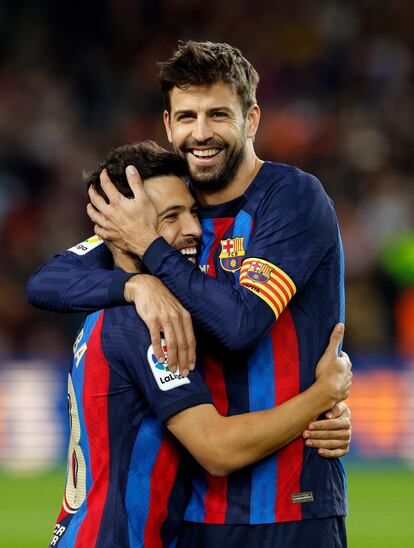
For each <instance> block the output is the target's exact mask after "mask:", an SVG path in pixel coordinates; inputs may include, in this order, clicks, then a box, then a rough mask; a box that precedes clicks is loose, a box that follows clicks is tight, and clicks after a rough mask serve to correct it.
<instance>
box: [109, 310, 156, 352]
mask: <svg viewBox="0 0 414 548" xmlns="http://www.w3.org/2000/svg"><path fill="white" fill-rule="evenodd" d="M149 341H150V337H149V334H148V329H147V327H146V326H145V324H144V322H143V321H142V320H141V318H140V317H139V316H138V314H137V312H136V310H135V307H134V305H132V304H131V305H122V306H115V307H112V308H106V309H105V310H104V317H103V324H102V343H103V345H104V347H105V350H106V351H108V352H120V353H125V352H128V351H131V352H133V350H134V348H135V350H138V349H139V348H142V349H143V350H144V348H145V351H146V349H147V348H148V345H149Z"/></svg>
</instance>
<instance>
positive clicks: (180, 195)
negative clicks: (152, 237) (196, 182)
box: [144, 175, 201, 264]
mask: <svg viewBox="0 0 414 548" xmlns="http://www.w3.org/2000/svg"><path fill="white" fill-rule="evenodd" d="M144 188H145V192H146V193H147V194H148V196H149V197H150V199H151V201H152V203H153V204H154V207H155V209H156V211H157V215H158V226H157V231H158V233H159V234H160V236H162V237H163V238H164V239H165V240H166V241H167V242H168V243H169V244H170V245H172V246H173V247H174V248H175V249H178V250H179V251H181V253H183V254H184V255H185V256H186V257H187V258H188V259H189V260H190V261H191V262H192V263H194V264H195V262H196V254H197V246H198V241H199V239H200V236H201V227H200V223H199V221H198V217H197V206H196V203H195V201H194V198H193V197H192V195H191V193H190V192H189V190H188V188H187V186H186V184H185V182H184V181H183V180H182V179H180V178H179V177H176V176H174V175H171V176H161V177H152V178H150V179H146V180H145V182H144Z"/></svg>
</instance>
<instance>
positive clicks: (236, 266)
mask: <svg viewBox="0 0 414 548" xmlns="http://www.w3.org/2000/svg"><path fill="white" fill-rule="evenodd" d="M220 243H221V253H220V255H219V258H220V265H221V268H222V269H223V270H227V272H236V271H237V270H240V268H241V265H242V262H243V257H244V254H245V250H244V236H243V237H241V238H240V237H236V238H228V239H227V240H221V242H220Z"/></svg>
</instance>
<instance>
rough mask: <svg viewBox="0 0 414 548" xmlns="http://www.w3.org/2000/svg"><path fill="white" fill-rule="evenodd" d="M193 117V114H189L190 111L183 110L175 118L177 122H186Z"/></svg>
mask: <svg viewBox="0 0 414 548" xmlns="http://www.w3.org/2000/svg"><path fill="white" fill-rule="evenodd" d="M193 119H194V114H191V112H183V113H181V114H179V115H178V116H177V120H178V121H179V122H186V121H189V120H193Z"/></svg>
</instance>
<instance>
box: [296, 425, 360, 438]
mask: <svg viewBox="0 0 414 548" xmlns="http://www.w3.org/2000/svg"><path fill="white" fill-rule="evenodd" d="M303 437H304V438H305V439H307V440H309V441H315V440H348V441H349V440H350V439H351V429H350V428H348V427H347V425H346V424H344V425H343V429H341V430H340V429H338V430H322V431H319V430H314V431H313V430H312V431H311V430H305V431H304V433H303Z"/></svg>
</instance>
